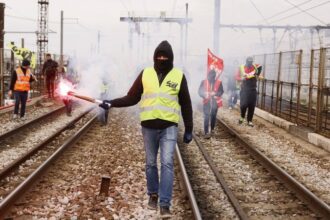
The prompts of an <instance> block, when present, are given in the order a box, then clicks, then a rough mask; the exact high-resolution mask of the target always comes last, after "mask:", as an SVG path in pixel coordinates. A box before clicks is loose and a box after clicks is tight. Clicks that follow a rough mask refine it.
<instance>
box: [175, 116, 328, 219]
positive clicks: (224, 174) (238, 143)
mask: <svg viewBox="0 0 330 220" xmlns="http://www.w3.org/2000/svg"><path fill="white" fill-rule="evenodd" d="M197 121H202V120H201V117H200V119H199V120H197ZM197 126H198V125H197ZM199 127H201V126H199ZM194 139H195V141H196V145H197V146H198V148H199V152H198V151H196V150H195V149H194V150H192V149H191V148H190V149H189V150H186V149H185V148H184V147H182V148H181V149H182V151H183V152H182V154H183V160H184V161H185V164H186V166H187V169H188V170H189V171H188V173H190V178H191V179H192V186H193V188H194V189H195V194H196V195H198V196H197V198H196V199H197V201H198V205H199V206H200V208H201V213H202V216H203V218H206V219H217V218H219V217H220V218H240V219H263V218H273V217H274V216H276V217H279V218H283V219H286V218H290V219H292V218H295V219H317V218H319V217H320V216H323V217H324V218H329V216H330V214H329V213H330V209H329V206H328V205H327V204H325V203H324V202H323V201H322V200H321V199H318V198H317V197H316V196H315V195H314V194H313V193H311V192H310V191H309V190H307V189H306V188H305V187H304V186H303V185H302V184H300V183H299V182H297V181H295V180H294V179H293V178H292V177H291V176H289V175H288V174H287V173H285V172H283V170H282V169H280V168H279V167H278V166H276V164H274V163H272V162H271V161H270V160H269V159H268V158H266V157H264V155H263V156H260V155H261V154H260V152H258V151H257V150H255V148H254V147H253V146H251V144H249V143H247V142H245V141H242V139H241V138H240V135H239V134H237V133H236V132H234V131H233V130H229V129H228V127H227V126H226V125H225V124H223V123H218V127H217V129H216V132H215V134H214V135H213V138H212V139H210V140H205V139H203V138H201V137H200V136H199V135H195V136H194ZM244 146H245V147H248V149H246V148H245V147H244ZM195 148H196V147H195ZM201 152H202V153H201ZM200 155H203V158H204V162H201V161H202V159H201V156H200ZM251 155H252V156H251ZM192 158H194V159H192ZM197 158H198V159H197ZM194 160H197V162H196V161H194ZM205 162H206V163H207V164H208V165H210V166H211V167H212V170H213V173H214V176H216V177H217V179H218V182H219V184H220V183H221V184H220V185H221V186H222V187H221V188H224V189H225V191H226V194H227V197H225V198H226V199H227V198H229V200H230V201H231V204H233V206H234V207H235V213H239V216H236V217H234V216H232V214H230V215H228V216H227V215H225V216H221V213H218V214H217V213H215V212H214V214H213V215H211V213H212V209H211V211H209V210H210V205H211V204H214V198H213V199H211V200H210V199H208V196H209V195H211V194H212V190H214V187H209V186H210V185H211V184H214V183H213V182H211V183H210V184H209V183H207V185H208V186H205V182H206V175H205V176H204V177H203V175H201V179H202V181H201V180H200V179H198V177H196V173H207V174H208V175H207V177H209V176H211V175H210V173H209V171H207V169H205V170H204V171H203V170H202V171H201V169H202V167H204V166H205V165H204V164H205ZM198 164H201V165H200V166H198ZM260 164H263V166H265V164H266V167H267V170H266V169H265V168H264V167H263V166H261V165H260ZM208 169H210V168H208ZM268 170H270V171H271V172H272V173H273V174H274V175H275V176H276V178H278V179H280V180H281V182H284V183H285V184H286V186H288V185H289V188H290V190H288V188H286V187H285V186H284V185H283V184H282V183H281V182H280V181H278V180H277V179H276V178H274V176H273V175H272V174H270V172H269V171H268ZM200 182H201V183H200ZM203 182H204V186H203ZM219 194H220V195H222V194H223V190H222V189H221V190H219ZM297 196H298V197H299V198H301V199H302V200H303V201H304V202H306V203H303V202H301V200H300V199H298V198H297ZM217 202H218V203H220V202H221V200H220V199H219V200H218V201H217ZM205 203H206V204H205ZM207 204H208V205H207ZM305 204H308V206H309V207H310V208H311V209H313V210H314V211H312V210H311V209H308V208H307V206H306V205H305ZM222 210H226V209H224V208H222ZM222 215H223V214H222Z"/></svg>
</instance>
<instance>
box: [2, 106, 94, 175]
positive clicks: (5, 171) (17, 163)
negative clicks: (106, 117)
mask: <svg viewBox="0 0 330 220" xmlns="http://www.w3.org/2000/svg"><path fill="white" fill-rule="evenodd" d="M92 109H93V108H89V109H87V110H86V111H85V112H83V113H81V114H80V115H79V116H78V117H76V118H75V119H74V120H73V121H71V122H70V123H68V124H66V125H64V126H63V127H62V128H60V129H58V130H57V131H56V132H55V133H54V134H52V135H51V136H50V137H48V138H47V139H46V140H44V141H42V142H41V143H39V144H38V145H36V146H35V147H33V148H32V149H30V150H29V151H28V152H26V153H25V154H23V155H22V156H20V157H19V158H17V159H16V160H14V161H13V162H11V163H10V164H8V165H7V166H6V167H5V168H3V169H2V170H1V171H0V179H3V178H5V177H6V176H8V175H9V174H10V173H11V172H13V171H14V170H15V169H17V167H18V166H20V165H21V164H22V163H24V162H25V161H26V160H28V159H29V158H30V157H32V156H33V155H34V154H35V153H37V152H38V151H40V150H42V149H43V148H44V147H45V146H46V145H47V144H48V143H50V142H51V141H53V140H54V139H55V138H56V137H58V136H59V135H60V134H61V133H62V132H63V131H65V130H66V129H68V128H69V127H71V126H72V125H73V124H74V123H76V122H77V121H79V120H80V119H81V118H82V117H84V116H85V115H86V114H88V113H89V112H90V111H91V110H92Z"/></svg>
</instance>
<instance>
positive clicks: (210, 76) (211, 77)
mask: <svg viewBox="0 0 330 220" xmlns="http://www.w3.org/2000/svg"><path fill="white" fill-rule="evenodd" d="M216 75H217V73H216V72H215V70H211V71H210V72H209V74H207V79H208V81H209V82H210V83H213V82H214V81H215V77H216Z"/></svg>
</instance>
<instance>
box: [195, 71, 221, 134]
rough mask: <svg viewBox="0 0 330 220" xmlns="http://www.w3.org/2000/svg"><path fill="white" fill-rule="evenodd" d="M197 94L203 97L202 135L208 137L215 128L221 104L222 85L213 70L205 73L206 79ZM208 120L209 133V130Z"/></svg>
mask: <svg viewBox="0 0 330 220" xmlns="http://www.w3.org/2000/svg"><path fill="white" fill-rule="evenodd" d="M198 94H199V96H200V97H202V98H203V112H204V135H205V138H206V139H208V138H210V137H211V134H212V133H213V130H214V128H215V122H216V117H217V113H218V108H219V107H221V106H222V98H221V96H222V94H223V86H222V82H221V80H220V79H219V76H217V74H216V72H215V71H214V70H211V71H210V72H209V73H208V75H207V79H205V80H203V81H202V82H201V84H200V86H199V90H198ZM210 121H211V133H210V132H209V124H210Z"/></svg>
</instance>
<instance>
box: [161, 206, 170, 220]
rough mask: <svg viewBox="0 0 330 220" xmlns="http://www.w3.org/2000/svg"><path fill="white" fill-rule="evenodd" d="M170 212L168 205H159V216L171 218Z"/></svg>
mask: <svg viewBox="0 0 330 220" xmlns="http://www.w3.org/2000/svg"><path fill="white" fill-rule="evenodd" d="M171 217H172V214H171V211H170V207H168V206H161V207H160V218H161V219H164V218H171Z"/></svg>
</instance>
